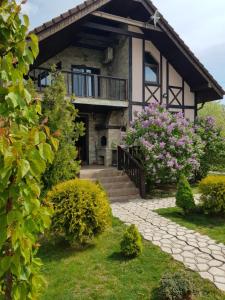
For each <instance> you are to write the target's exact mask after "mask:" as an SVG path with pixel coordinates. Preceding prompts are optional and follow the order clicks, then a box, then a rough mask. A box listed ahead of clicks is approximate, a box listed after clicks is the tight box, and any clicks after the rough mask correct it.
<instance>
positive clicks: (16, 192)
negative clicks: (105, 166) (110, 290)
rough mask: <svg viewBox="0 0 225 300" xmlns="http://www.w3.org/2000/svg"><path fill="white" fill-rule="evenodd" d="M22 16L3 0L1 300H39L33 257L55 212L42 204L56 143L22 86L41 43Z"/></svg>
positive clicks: (0, 14)
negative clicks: (42, 189)
mask: <svg viewBox="0 0 225 300" xmlns="http://www.w3.org/2000/svg"><path fill="white" fill-rule="evenodd" d="M20 12H21V6H20V5H17V3H16V1H14V0H11V1H1V6H0V28H1V30H0V41H1V42H0V82H1V86H0V299H2V298H4V299H7V300H10V299H37V296H38V294H39V292H40V288H41V287H42V286H43V279H42V277H41V276H40V272H39V269H40V266H41V261H40V260H39V259H38V258H36V257H35V254H36V252H37V248H38V244H37V238H38V236H39V235H40V233H43V232H44V230H45V229H46V228H48V227H49V225H50V216H51V209H50V208H49V207H48V206H46V205H45V203H44V202H42V201H40V200H39V196H40V178H41V176H42V174H43V173H44V171H45V168H46V165H47V164H48V163H51V162H52V161H53V158H54V153H53V148H55V150H56V149H57V145H58V141H57V140H56V139H55V138H54V137H52V136H51V135H50V131H49V129H48V128H47V127H46V126H45V125H44V124H41V125H40V120H39V118H40V115H41V104H40V102H39V101H38V99H34V98H33V97H32V94H30V93H29V92H28V89H27V88H26V86H25V83H24V76H25V75H27V73H28V71H29V66H30V64H33V62H34V59H35V58H36V56H37V54H38V39H37V37H36V36H35V35H34V34H30V35H28V26H29V19H28V17H27V16H21V14H20ZM49 141H51V144H52V146H51V145H50V144H49ZM52 147H53V148H52Z"/></svg>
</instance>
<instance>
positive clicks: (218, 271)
mask: <svg viewBox="0 0 225 300" xmlns="http://www.w3.org/2000/svg"><path fill="white" fill-rule="evenodd" d="M209 273H210V274H212V275H213V276H225V271H223V270H221V269H219V268H218V267H211V268H210V269H209Z"/></svg>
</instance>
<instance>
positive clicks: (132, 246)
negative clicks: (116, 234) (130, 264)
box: [120, 225, 143, 258]
mask: <svg viewBox="0 0 225 300" xmlns="http://www.w3.org/2000/svg"><path fill="white" fill-rule="evenodd" d="M120 247H121V253H122V255H123V256H125V257H127V258H134V257H137V256H139V255H140V254H141V252H142V248H143V246H142V238H141V235H140V233H139V231H138V229H137V227H136V226H135V225H131V226H130V227H128V228H127V230H126V231H125V232H124V235H123V239H122V241H121V243H120Z"/></svg>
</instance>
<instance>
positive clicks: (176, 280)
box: [158, 272, 197, 300]
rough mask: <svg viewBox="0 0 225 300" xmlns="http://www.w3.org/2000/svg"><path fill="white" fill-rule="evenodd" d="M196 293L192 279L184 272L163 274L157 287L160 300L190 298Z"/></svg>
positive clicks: (186, 299) (188, 299) (187, 299)
mask: <svg viewBox="0 0 225 300" xmlns="http://www.w3.org/2000/svg"><path fill="white" fill-rule="evenodd" d="M196 293H197V292H196V288H195V286H194V282H193V280H192V279H191V277H189V276H188V275H187V274H186V273H185V272H176V273H166V274H164V275H163V277H162V279H161V281H160V285H159V288H158V294H159V295H158V296H159V299H160V300H190V299H192V296H193V295H194V294H196Z"/></svg>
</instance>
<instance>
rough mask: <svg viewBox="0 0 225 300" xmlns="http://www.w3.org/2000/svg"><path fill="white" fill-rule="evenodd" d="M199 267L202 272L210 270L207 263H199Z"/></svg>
mask: <svg viewBox="0 0 225 300" xmlns="http://www.w3.org/2000/svg"><path fill="white" fill-rule="evenodd" d="M197 268H198V269H199V271H200V272H204V271H208V269H209V266H208V265H207V264H197Z"/></svg>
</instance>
